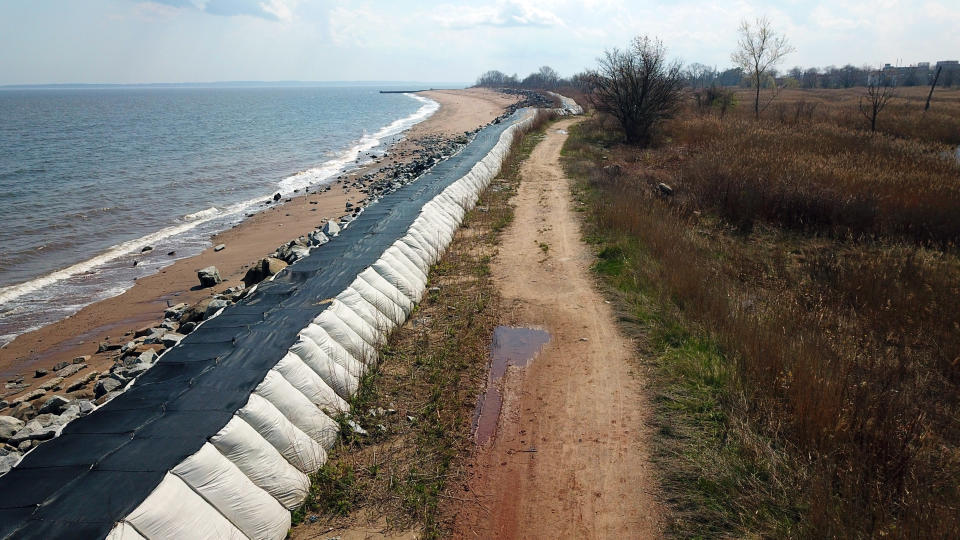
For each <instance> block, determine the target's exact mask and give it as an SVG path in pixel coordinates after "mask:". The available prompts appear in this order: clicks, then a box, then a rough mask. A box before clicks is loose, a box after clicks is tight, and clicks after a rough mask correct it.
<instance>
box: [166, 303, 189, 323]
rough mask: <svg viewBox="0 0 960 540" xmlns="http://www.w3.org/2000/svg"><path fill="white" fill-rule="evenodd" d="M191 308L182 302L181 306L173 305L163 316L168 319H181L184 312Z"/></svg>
mask: <svg viewBox="0 0 960 540" xmlns="http://www.w3.org/2000/svg"><path fill="white" fill-rule="evenodd" d="M189 307H190V306H189V305H187V304H185V303H183V302H180V303H179V304H175V305H172V306H170V307H168V308H167V309H166V311H164V312H163V316H164V317H166V318H167V319H179V318H180V316H181V315H183V312H184V311H186V310H187V308H189Z"/></svg>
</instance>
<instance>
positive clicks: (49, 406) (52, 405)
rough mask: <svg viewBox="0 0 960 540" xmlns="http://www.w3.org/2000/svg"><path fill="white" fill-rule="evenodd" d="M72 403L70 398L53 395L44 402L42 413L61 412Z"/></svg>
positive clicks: (41, 408)
mask: <svg viewBox="0 0 960 540" xmlns="http://www.w3.org/2000/svg"><path fill="white" fill-rule="evenodd" d="M68 403H70V400H68V399H67V398H65V397H63V396H52V397H50V398H49V399H48V400H46V401H44V402H43V405H41V406H40V409H39V412H40V414H45V413H52V414H60V413H62V412H63V411H64V409H66V408H67V404H68Z"/></svg>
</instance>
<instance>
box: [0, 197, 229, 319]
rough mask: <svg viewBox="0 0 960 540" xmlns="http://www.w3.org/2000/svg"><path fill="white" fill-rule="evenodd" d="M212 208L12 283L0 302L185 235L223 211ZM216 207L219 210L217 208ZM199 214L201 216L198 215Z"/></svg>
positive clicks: (1, 294)
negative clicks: (90, 255) (68, 263)
mask: <svg viewBox="0 0 960 540" xmlns="http://www.w3.org/2000/svg"><path fill="white" fill-rule="evenodd" d="M209 210H210V209H207V210H204V211H202V212H196V213H194V214H188V216H194V217H193V218H192V219H190V220H187V216H184V217H183V218H181V221H182V223H179V224H177V225H171V226H170V227H165V228H163V229H160V230H159V231H157V232H154V233H150V234H148V235H146V236H141V237H140V238H136V239H134V240H128V241H126V242H123V243H120V244H116V245H114V246H112V247H110V248H109V249H108V250H107V251H105V252H103V253H101V254H100V255H97V256H96V257H93V258H90V259H87V260H85V261H83V262H79V263H76V264H73V265H71V266H68V267H66V268H62V269H60V270H57V271H55V272H51V273H49V274H47V275H45V276H41V277H38V278H36V279H31V280H30V281H26V282H24V283H19V284H17V285H10V286H8V287H3V288H0V304H5V303H7V302H10V301H13V300H16V299H17V298H20V297H21V296H23V295H25V294H29V293H32V292H34V291H37V290H40V289H42V288H44V287H47V286H49V285H52V284H54V283H57V282H59V281H63V280H65V279H68V278H70V277H73V276H75V275H77V274H81V273H83V272H89V271H91V270H93V269H94V268H97V267H99V266H103V265H104V264H107V263H109V262H111V261H114V260H116V259H119V258H120V257H123V256H124V255H129V254H130V253H133V252H135V251H139V250H141V249H143V248H145V247H146V246H149V245H151V244H155V243H157V242H159V241H161V240H164V239H167V238H170V237H171V236H176V235H178V234H183V233H185V232H187V231H190V230H191V229H195V228H197V227H198V226H199V225H202V224H204V223H206V222H208V221H210V220H212V219H214V218H216V217H219V216H220V211H219V210H217V211H216V212H209ZM214 210H216V209H214ZM199 214H204V215H200V216H199V217H197V216H198V215H199Z"/></svg>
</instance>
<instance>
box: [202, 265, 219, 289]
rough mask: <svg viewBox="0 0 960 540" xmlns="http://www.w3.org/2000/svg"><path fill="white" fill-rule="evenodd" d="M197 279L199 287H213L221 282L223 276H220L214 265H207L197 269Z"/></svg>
mask: <svg viewBox="0 0 960 540" xmlns="http://www.w3.org/2000/svg"><path fill="white" fill-rule="evenodd" d="M197 279H199V280H200V286H201V287H213V286H214V285H217V284H219V283H223V278H222V277H220V271H219V270H217V267H216V266H208V267H206V268H201V269H200V270H198V271H197Z"/></svg>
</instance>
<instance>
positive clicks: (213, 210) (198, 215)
mask: <svg viewBox="0 0 960 540" xmlns="http://www.w3.org/2000/svg"><path fill="white" fill-rule="evenodd" d="M219 213H220V209H219V208H217V207H216V206H211V207H210V208H207V209H206V210H201V211H199V212H194V213H192V214H187V215H185V216H183V220H184V221H195V220H198V219H203V218H205V217H210V216H215V215H217V214H219Z"/></svg>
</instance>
